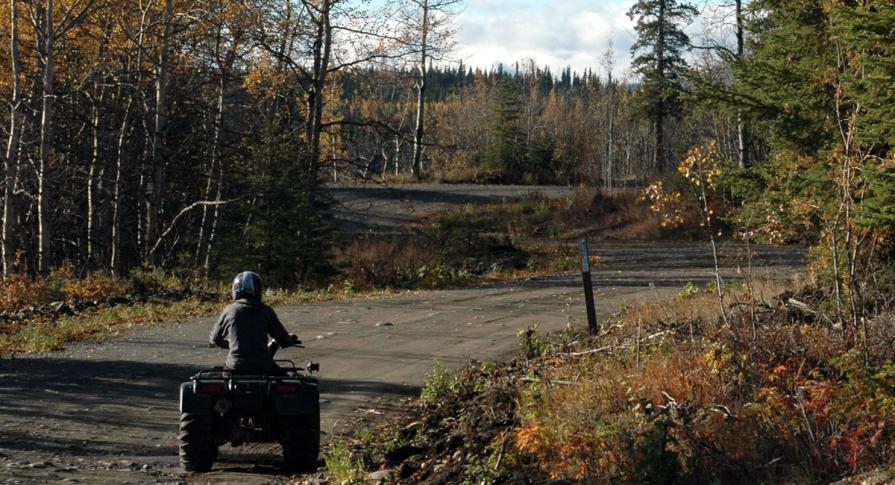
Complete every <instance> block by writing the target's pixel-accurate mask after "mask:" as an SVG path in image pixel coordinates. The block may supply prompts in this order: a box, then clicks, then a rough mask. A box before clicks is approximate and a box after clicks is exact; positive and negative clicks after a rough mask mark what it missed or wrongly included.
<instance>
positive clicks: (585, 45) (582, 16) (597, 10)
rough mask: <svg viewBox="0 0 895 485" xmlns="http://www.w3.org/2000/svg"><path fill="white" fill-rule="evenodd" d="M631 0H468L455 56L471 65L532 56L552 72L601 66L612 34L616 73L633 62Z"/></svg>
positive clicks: (460, 20) (460, 19)
mask: <svg viewBox="0 0 895 485" xmlns="http://www.w3.org/2000/svg"><path fill="white" fill-rule="evenodd" d="M632 4H633V0H622V1H593V0H540V1H538V0H521V1H519V0H517V1H510V0H469V2H468V3H467V6H466V8H465V10H464V11H463V12H462V13H460V15H459V16H457V18H456V20H455V25H456V27H457V28H458V32H457V40H458V41H459V43H460V45H459V48H458V50H457V56H458V57H459V58H461V59H462V60H463V62H464V63H465V64H467V65H469V66H474V67H481V68H490V67H492V66H494V65H496V64H497V63H498V62H503V63H504V64H505V65H508V66H510V65H512V64H513V63H515V62H516V61H522V60H525V59H534V61H535V63H536V64H538V65H541V66H543V65H547V66H549V67H550V69H551V70H552V71H553V72H554V73H559V71H560V70H561V69H563V68H565V67H566V66H571V67H572V69H573V70H575V71H578V72H582V71H584V69H585V68H588V67H590V68H593V69H595V70H597V71H598V72H601V71H602V67H601V65H600V63H601V61H602V58H603V52H604V51H605V50H606V48H607V47H608V45H609V41H610V39H611V40H612V41H613V42H614V44H615V47H614V50H615V59H614V64H615V69H614V71H615V75H616V76H617V75H619V74H621V73H622V71H624V70H625V69H626V68H627V66H628V64H629V62H630V48H631V44H632V43H633V42H634V28H633V22H631V20H630V19H629V18H628V17H627V15H626V12H627V11H628V9H629V8H630V6H631V5H632Z"/></svg>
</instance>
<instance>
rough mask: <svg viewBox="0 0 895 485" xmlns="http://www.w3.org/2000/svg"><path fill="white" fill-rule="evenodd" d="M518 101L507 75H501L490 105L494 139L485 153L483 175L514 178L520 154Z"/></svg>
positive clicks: (520, 137)
mask: <svg viewBox="0 0 895 485" xmlns="http://www.w3.org/2000/svg"><path fill="white" fill-rule="evenodd" d="M519 116H520V111H519V101H518V100H517V99H516V92H515V90H514V89H513V83H512V81H511V80H510V79H508V78H504V79H501V80H500V81H499V82H498V84H497V95H496V99H495V105H494V121H493V123H492V125H491V132H492V134H493V137H494V143H493V144H492V145H491V147H490V148H489V150H488V152H487V153H486V154H485V167H486V172H487V177H488V178H491V179H500V180H502V181H504V182H516V181H518V179H519V176H520V175H521V174H520V173H519V169H520V161H521V160H522V158H523V157H524V153H525V147H524V146H522V145H523V144H522V138H523V137H522V134H521V133H520V130H519Z"/></svg>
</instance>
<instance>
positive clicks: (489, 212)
mask: <svg viewBox="0 0 895 485" xmlns="http://www.w3.org/2000/svg"><path fill="white" fill-rule="evenodd" d="M680 210H682V211H684V212H682V219H683V220H684V221H685V222H684V223H682V224H680V225H678V226H675V227H671V226H669V225H667V224H664V225H663V220H662V217H661V216H660V215H659V214H656V212H655V207H654V204H653V203H651V202H650V201H649V200H648V199H646V198H644V197H643V196H642V194H639V193H637V192H634V191H619V192H617V193H614V194H612V195H608V194H606V193H604V192H602V191H600V190H599V189H593V188H579V189H576V190H575V191H574V192H573V194H572V196H570V197H568V198H549V197H546V196H544V195H543V194H539V193H534V194H531V195H527V196H524V197H520V198H514V199H507V200H505V201H503V202H499V203H492V204H475V205H473V204H468V205H466V206H463V207H460V208H458V209H454V210H451V211H448V212H446V213H443V214H437V215H434V216H431V217H429V218H423V219H422V220H421V222H420V224H419V227H423V228H425V227H426V225H427V224H430V225H435V226H438V227H446V228H458V229H460V230H462V229H465V228H472V229H473V230H476V231H479V232H480V233H484V234H501V235H506V236H508V237H511V238H514V239H517V240H522V239H551V240H557V241H565V240H571V239H576V238H580V237H590V238H596V239H612V240H653V239H663V240H669V239H676V240H681V239H685V240H692V239H704V238H705V232H704V231H703V230H702V228H701V227H700V226H699V224H698V221H699V217H698V213H697V210H696V209H695V208H694V207H691V206H682V207H681V209H680ZM687 221H697V222H692V223H691V222H687Z"/></svg>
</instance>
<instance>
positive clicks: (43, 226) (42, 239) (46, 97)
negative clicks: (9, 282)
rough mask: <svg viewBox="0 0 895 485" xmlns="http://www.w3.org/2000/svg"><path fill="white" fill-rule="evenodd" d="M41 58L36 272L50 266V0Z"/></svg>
mask: <svg viewBox="0 0 895 485" xmlns="http://www.w3.org/2000/svg"><path fill="white" fill-rule="evenodd" d="M43 34H44V44H43V52H42V53H41V54H42V55H43V59H44V72H43V102H42V107H41V120H40V156H39V160H38V167H37V239H38V245H37V270H38V272H40V273H44V272H46V271H47V270H48V269H49V265H50V261H49V258H50V225H49V221H48V218H49V213H48V212H49V204H48V203H47V193H46V187H47V170H48V169H49V163H50V143H51V141H52V136H53V108H54V102H55V99H56V95H55V93H54V92H53V76H54V68H55V65H54V60H55V59H54V54H55V52H54V50H55V46H54V41H55V37H56V32H55V30H54V29H53V0H47V3H46V25H45V26H44V32H43Z"/></svg>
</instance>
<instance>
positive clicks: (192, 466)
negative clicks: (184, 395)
mask: <svg viewBox="0 0 895 485" xmlns="http://www.w3.org/2000/svg"><path fill="white" fill-rule="evenodd" d="M213 431H214V429H213V423H212V417H211V416H207V415H205V416H203V415H197V414H189V413H183V414H181V415H180V434H179V435H178V439H179V440H180V464H181V466H183V469H184V470H185V471H188V472H200V473H201V472H207V471H209V470H211V465H212V464H214V460H215V459H217V454H218V447H217V444H215V442H214V434H213Z"/></svg>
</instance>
